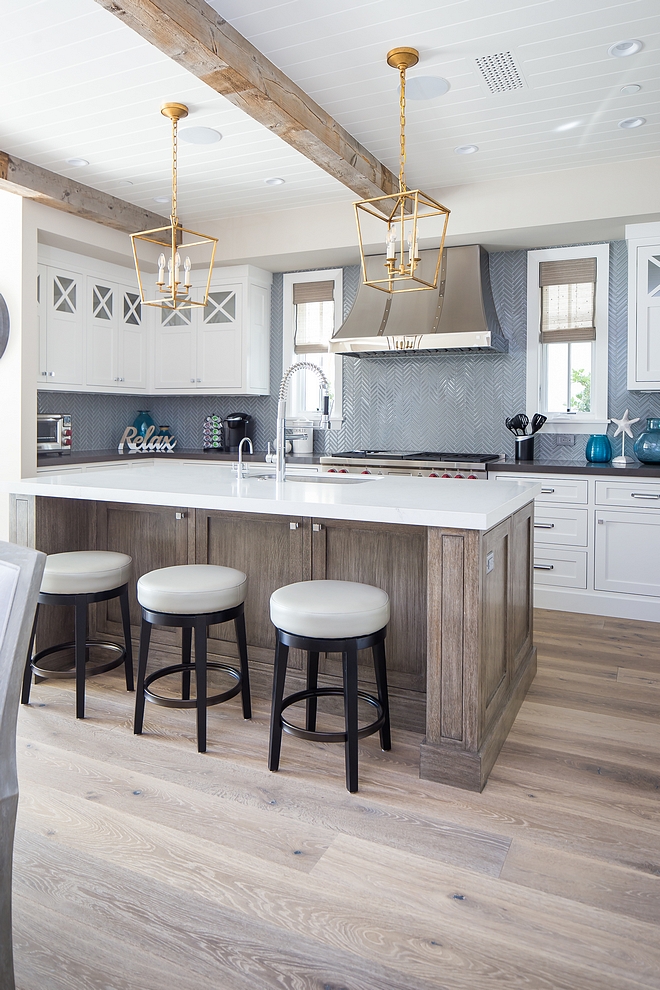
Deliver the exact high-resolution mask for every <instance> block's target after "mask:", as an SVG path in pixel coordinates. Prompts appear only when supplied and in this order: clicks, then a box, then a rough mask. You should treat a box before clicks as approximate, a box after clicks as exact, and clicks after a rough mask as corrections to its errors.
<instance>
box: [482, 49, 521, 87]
mask: <svg viewBox="0 0 660 990" xmlns="http://www.w3.org/2000/svg"><path fill="white" fill-rule="evenodd" d="M475 62H476V63H477V68H478V69H479V72H480V73H481V75H482V77H483V80H484V82H485V83H486V87H487V89H488V91H489V92H490V93H510V92H511V90H513V89H524V88H525V81H524V79H523V75H522V72H521V71H520V69H519V68H518V66H517V65H516V63H515V60H514V57H513V55H512V54H511V52H498V53H497V54H496V55H482V56H480V58H477V59H475Z"/></svg>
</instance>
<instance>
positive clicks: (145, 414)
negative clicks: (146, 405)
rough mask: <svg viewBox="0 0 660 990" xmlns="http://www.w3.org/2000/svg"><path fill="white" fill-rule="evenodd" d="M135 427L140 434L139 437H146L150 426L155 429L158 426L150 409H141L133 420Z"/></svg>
mask: <svg viewBox="0 0 660 990" xmlns="http://www.w3.org/2000/svg"><path fill="white" fill-rule="evenodd" d="M133 426H134V427H135V429H136V430H137V432H138V436H141V437H145V436H146V435H147V430H148V429H149V427H150V426H153V427H154V428H155V426H156V424H155V423H154V421H153V419H152V418H151V414H150V412H149V410H148V409H141V410H140V412H139V413H138V414H137V416H136V417H135V419H134V420H133Z"/></svg>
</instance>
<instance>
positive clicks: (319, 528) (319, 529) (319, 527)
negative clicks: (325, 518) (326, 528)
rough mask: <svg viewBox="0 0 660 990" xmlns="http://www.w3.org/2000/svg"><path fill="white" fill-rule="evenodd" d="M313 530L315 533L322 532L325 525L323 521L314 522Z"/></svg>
mask: <svg viewBox="0 0 660 990" xmlns="http://www.w3.org/2000/svg"><path fill="white" fill-rule="evenodd" d="M312 531H313V532H314V533H321V532H322V531H323V526H322V525H321V523H312Z"/></svg>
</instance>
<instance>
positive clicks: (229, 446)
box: [224, 413, 252, 452]
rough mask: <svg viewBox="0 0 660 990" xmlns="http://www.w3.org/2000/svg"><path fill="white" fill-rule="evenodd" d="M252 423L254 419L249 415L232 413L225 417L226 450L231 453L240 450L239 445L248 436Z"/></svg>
mask: <svg viewBox="0 0 660 990" xmlns="http://www.w3.org/2000/svg"><path fill="white" fill-rule="evenodd" d="M251 422H252V417H251V416H249V415H248V414H247V413H231V414H230V415H229V416H225V422H224V449H225V450H228V451H230V452H235V451H237V450H238V445H239V443H240V442H241V440H242V439H243V437H246V436H248V428H249V425H250V423H251Z"/></svg>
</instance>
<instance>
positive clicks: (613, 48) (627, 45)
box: [607, 41, 644, 58]
mask: <svg viewBox="0 0 660 990" xmlns="http://www.w3.org/2000/svg"><path fill="white" fill-rule="evenodd" d="M643 47H644V45H643V44H642V42H641V41H619V42H618V43H617V44H616V45H610V47H609V48H608V49H607V54H608V55H611V56H612V58H625V57H626V56H627V55H636V54H637V52H641V50H642V48H643Z"/></svg>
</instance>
